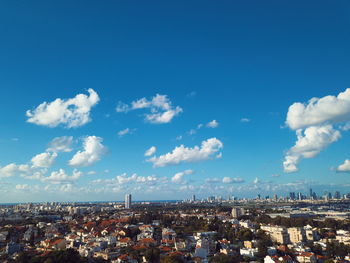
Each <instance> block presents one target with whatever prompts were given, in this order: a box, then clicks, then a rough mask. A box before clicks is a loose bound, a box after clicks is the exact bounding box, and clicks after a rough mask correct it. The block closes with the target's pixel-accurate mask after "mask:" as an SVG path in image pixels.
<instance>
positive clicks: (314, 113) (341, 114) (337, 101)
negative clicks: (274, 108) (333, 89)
mask: <svg viewBox="0 0 350 263" xmlns="http://www.w3.org/2000/svg"><path fill="white" fill-rule="evenodd" d="M348 121H350V89H346V90H345V91H344V92H341V93H339V94H338V96H325V97H323V98H312V99H310V100H309V102H308V103H300V102H296V103H293V104H292V105H291V106H290V107H289V109H288V113H287V120H286V124H287V125H288V126H289V127H290V128H291V129H293V130H297V129H304V128H307V127H309V126H315V125H321V124H325V123H327V124H336V123H340V122H348Z"/></svg>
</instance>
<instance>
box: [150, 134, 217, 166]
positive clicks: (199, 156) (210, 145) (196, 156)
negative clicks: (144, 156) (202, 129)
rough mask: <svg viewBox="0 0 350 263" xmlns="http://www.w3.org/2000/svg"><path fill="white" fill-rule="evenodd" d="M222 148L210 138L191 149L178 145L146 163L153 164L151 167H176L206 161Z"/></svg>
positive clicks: (214, 139)
mask: <svg viewBox="0 0 350 263" xmlns="http://www.w3.org/2000/svg"><path fill="white" fill-rule="evenodd" d="M222 148H223V143H222V142H221V141H220V140H218V139H216V138H210V139H207V140H206V141H203V142H202V144H201V146H200V147H199V146H195V147H193V148H188V147H185V146H184V145H180V146H178V147H175V149H174V150H173V151H172V152H170V153H167V154H164V155H161V156H159V157H156V156H154V157H152V158H150V159H148V160H147V161H148V162H152V163H153V167H164V166H167V165H176V164H180V163H182V162H199V161H204V160H208V159H210V158H212V157H213V155H214V154H216V153H218V152H219V151H220V150H221V149H222Z"/></svg>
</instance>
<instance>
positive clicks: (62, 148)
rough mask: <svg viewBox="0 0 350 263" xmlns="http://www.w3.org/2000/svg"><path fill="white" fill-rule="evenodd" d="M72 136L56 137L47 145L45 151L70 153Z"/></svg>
mask: <svg viewBox="0 0 350 263" xmlns="http://www.w3.org/2000/svg"><path fill="white" fill-rule="evenodd" d="M72 142H73V136H62V137H56V138H54V139H53V140H52V141H51V142H50V143H49V148H48V149H47V151H51V152H71V151H72V148H71V146H72Z"/></svg>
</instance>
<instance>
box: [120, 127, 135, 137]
mask: <svg viewBox="0 0 350 263" xmlns="http://www.w3.org/2000/svg"><path fill="white" fill-rule="evenodd" d="M132 133H133V130H131V129H129V128H126V129H124V130H121V131H119V132H118V135H119V137H123V136H124V135H127V134H132Z"/></svg>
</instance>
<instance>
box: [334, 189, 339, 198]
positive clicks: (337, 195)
mask: <svg viewBox="0 0 350 263" xmlns="http://www.w3.org/2000/svg"><path fill="white" fill-rule="evenodd" d="M334 198H335V199H340V192H339V191H335V193H334Z"/></svg>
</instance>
